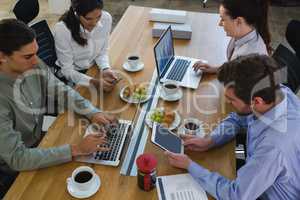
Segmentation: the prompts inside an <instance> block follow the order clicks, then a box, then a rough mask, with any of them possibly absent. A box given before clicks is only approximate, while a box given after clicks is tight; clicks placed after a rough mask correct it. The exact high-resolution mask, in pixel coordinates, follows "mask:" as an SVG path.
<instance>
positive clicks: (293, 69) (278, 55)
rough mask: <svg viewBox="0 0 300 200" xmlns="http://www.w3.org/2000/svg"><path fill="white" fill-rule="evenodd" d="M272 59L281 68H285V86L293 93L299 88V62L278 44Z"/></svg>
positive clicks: (285, 48)
mask: <svg viewBox="0 0 300 200" xmlns="http://www.w3.org/2000/svg"><path fill="white" fill-rule="evenodd" d="M272 57H273V58H274V59H275V60H276V61H277V62H278V64H279V65H280V66H281V67H287V83H285V85H287V86H288V87H289V88H290V89H291V90H292V91H293V92H294V93H297V92H298V90H299V86H300V60H299V59H298V57H297V56H296V55H295V54H294V53H293V52H292V51H290V50H289V49H288V48H287V47H285V46H283V45H282V44H279V46H278V47H277V49H276V50H275V52H274V53H273V55H272Z"/></svg>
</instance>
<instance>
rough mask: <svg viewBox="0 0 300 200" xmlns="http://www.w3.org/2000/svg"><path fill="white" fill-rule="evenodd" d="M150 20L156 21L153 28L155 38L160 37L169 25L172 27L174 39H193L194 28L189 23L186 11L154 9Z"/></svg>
mask: <svg viewBox="0 0 300 200" xmlns="http://www.w3.org/2000/svg"><path fill="white" fill-rule="evenodd" d="M150 20H151V21H156V23H154V25H153V28H152V36H153V37H160V36H161V35H162V33H163V32H164V31H165V30H166V29H167V28H168V27H169V25H171V29H172V34H173V38H175V39H188V40H189V39H191V37H192V27H191V25H190V24H188V23H187V12H186V11H183V10H168V9H157V8H152V9H151V11H150ZM161 22H164V23H161Z"/></svg>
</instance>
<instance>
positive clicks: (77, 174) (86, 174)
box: [67, 166, 98, 191]
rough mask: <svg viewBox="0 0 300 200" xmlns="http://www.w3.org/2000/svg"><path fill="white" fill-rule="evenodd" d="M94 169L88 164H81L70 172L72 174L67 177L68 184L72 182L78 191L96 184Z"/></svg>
mask: <svg viewBox="0 0 300 200" xmlns="http://www.w3.org/2000/svg"><path fill="white" fill-rule="evenodd" d="M96 176H98V175H97V174H96V173H95V171H94V170H93V169H92V168H90V167H88V166H81V167H78V168H76V169H75V170H74V171H73V172H72V176H71V177H69V178H68V179H67V182H68V184H72V185H73V186H74V187H75V188H76V189H78V190H80V191H86V190H88V189H90V188H91V187H92V186H93V185H94V184H96Z"/></svg>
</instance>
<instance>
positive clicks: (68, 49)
mask: <svg viewBox="0 0 300 200" xmlns="http://www.w3.org/2000/svg"><path fill="white" fill-rule="evenodd" d="M102 9H103V2H102V0H72V2H71V7H70V9H69V10H68V11H67V12H66V13H64V14H63V15H62V16H61V17H60V19H59V22H58V23H57V24H55V26H54V39H55V48H56V53H57V61H56V65H58V66H59V67H60V68H61V73H62V74H63V75H64V77H65V78H66V79H67V80H68V81H69V82H73V83H75V84H78V85H84V86H89V85H93V86H95V87H97V88H103V89H104V91H110V90H112V88H113V86H114V84H115V83H116V80H117V77H116V75H115V73H114V72H113V71H112V70H111V69H110V65H109V57H108V40H109V35H110V31H111V25H112V17H111V15H110V14H109V13H108V12H106V11H103V10H102ZM94 64H96V65H97V66H98V68H99V70H102V73H101V77H100V76H99V77H98V78H92V77H90V76H88V75H86V74H85V72H86V70H87V69H89V68H90V67H91V66H93V65H94Z"/></svg>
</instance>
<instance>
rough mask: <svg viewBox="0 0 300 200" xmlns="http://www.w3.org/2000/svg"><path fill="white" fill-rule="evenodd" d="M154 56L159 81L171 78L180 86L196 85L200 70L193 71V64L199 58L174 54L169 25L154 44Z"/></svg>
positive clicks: (200, 73) (199, 77)
mask: <svg viewBox="0 0 300 200" xmlns="http://www.w3.org/2000/svg"><path fill="white" fill-rule="evenodd" d="M154 56H155V61H156V68H157V71H158V76H159V79H160V82H161V83H163V82H165V81H167V80H173V81H176V82H178V84H179V85H180V86H182V87H187V88H193V89H196V88H197V87H198V85H199V82H200V80H201V76H202V72H199V71H198V72H195V71H194V70H193V65H194V64H195V62H197V61H199V60H197V59H195V58H189V57H183V56H175V53H174V45H173V36H172V30H171V26H169V27H168V29H167V30H166V31H165V32H164V33H163V34H162V35H161V37H160V38H159V41H158V42H157V44H156V45H155V47H154Z"/></svg>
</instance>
